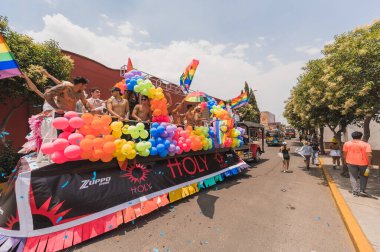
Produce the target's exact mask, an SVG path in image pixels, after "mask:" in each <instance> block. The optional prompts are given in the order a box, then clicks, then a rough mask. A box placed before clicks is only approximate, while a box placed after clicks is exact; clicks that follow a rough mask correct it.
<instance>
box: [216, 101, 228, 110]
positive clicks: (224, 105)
mask: <svg viewBox="0 0 380 252" xmlns="http://www.w3.org/2000/svg"><path fill="white" fill-rule="evenodd" d="M218 105H219V106H220V107H221V108H222V109H226V104H224V102H223V101H222V100H220V102H219V103H218Z"/></svg>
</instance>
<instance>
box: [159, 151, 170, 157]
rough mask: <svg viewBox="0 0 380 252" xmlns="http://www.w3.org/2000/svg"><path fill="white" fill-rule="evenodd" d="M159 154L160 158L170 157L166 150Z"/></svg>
mask: <svg viewBox="0 0 380 252" xmlns="http://www.w3.org/2000/svg"><path fill="white" fill-rule="evenodd" d="M158 154H159V155H160V157H162V158H164V157H166V156H167V155H168V151H167V150H164V151H163V152H159V153H158Z"/></svg>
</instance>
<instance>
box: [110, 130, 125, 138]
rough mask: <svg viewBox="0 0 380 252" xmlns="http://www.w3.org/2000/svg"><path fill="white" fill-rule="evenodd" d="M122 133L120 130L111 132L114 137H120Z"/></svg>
mask: <svg viewBox="0 0 380 252" xmlns="http://www.w3.org/2000/svg"><path fill="white" fill-rule="evenodd" d="M122 134H123V133H121V131H112V133H111V135H112V136H113V137H114V138H120V137H121V135H122Z"/></svg>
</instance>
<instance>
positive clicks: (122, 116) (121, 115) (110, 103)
mask: <svg viewBox="0 0 380 252" xmlns="http://www.w3.org/2000/svg"><path fill="white" fill-rule="evenodd" d="M111 93H112V96H111V98H109V99H108V100H107V110H108V112H109V113H110V114H111V116H114V117H116V118H117V119H119V120H120V121H126V122H128V121H129V103H128V101H127V100H126V99H124V98H123V97H122V96H121V90H120V88H118V87H113V88H112V89H111Z"/></svg>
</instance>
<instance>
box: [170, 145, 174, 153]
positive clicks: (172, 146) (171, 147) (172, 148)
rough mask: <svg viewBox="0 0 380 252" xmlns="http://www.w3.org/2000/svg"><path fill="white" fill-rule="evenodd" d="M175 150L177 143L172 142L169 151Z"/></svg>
mask: <svg viewBox="0 0 380 252" xmlns="http://www.w3.org/2000/svg"><path fill="white" fill-rule="evenodd" d="M174 151H175V145H174V144H170V146H169V152H174Z"/></svg>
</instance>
